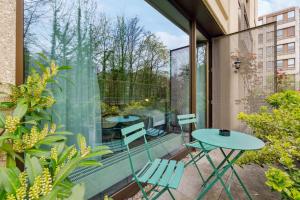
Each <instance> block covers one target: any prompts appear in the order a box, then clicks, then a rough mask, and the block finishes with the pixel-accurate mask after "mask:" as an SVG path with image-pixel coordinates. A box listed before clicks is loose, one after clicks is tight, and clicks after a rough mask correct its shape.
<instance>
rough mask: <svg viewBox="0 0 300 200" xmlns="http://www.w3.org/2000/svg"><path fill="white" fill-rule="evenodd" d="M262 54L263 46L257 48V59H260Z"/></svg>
mask: <svg viewBox="0 0 300 200" xmlns="http://www.w3.org/2000/svg"><path fill="white" fill-rule="evenodd" d="M263 56H264V52H263V48H259V49H258V58H259V59H262V58H263Z"/></svg>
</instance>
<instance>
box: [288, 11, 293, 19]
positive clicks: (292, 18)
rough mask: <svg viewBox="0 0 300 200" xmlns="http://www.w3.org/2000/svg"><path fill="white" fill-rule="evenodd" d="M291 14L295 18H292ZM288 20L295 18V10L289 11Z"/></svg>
mask: <svg viewBox="0 0 300 200" xmlns="http://www.w3.org/2000/svg"><path fill="white" fill-rule="evenodd" d="M290 13H293V16H292V17H290V16H289V15H290ZM287 18H288V19H294V18H295V11H294V10H291V11H289V12H288V13H287Z"/></svg>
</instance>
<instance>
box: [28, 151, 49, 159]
mask: <svg viewBox="0 0 300 200" xmlns="http://www.w3.org/2000/svg"><path fill="white" fill-rule="evenodd" d="M25 152H26V154H29V155H31V156H35V157H45V158H47V157H49V156H50V151H48V150H41V149H28V150H26V151H25Z"/></svg>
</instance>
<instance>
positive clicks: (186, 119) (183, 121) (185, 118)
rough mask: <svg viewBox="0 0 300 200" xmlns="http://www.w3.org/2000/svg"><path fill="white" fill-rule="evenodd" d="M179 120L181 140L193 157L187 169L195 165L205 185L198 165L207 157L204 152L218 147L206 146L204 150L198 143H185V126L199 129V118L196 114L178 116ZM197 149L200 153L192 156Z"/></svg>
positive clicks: (186, 164)
mask: <svg viewBox="0 0 300 200" xmlns="http://www.w3.org/2000/svg"><path fill="white" fill-rule="evenodd" d="M177 119H178V124H179V126H180V130H181V138H182V142H183V144H184V146H185V147H186V148H187V150H188V152H189V155H190V157H191V160H190V161H189V162H187V163H185V167H186V166H188V165H189V164H191V163H193V164H194V165H195V167H196V168H197V171H198V173H199V175H200V177H201V179H202V181H203V183H204V184H205V183H206V181H205V180H204V178H203V175H202V173H201V171H200V169H199V167H198V165H197V162H198V161H199V160H200V159H201V158H203V157H204V156H205V154H204V152H210V151H212V150H214V149H216V148H217V147H215V146H211V145H204V148H203V147H202V146H200V144H199V142H198V141H194V142H187V143H186V142H185V141H184V135H183V134H184V132H183V126H185V125H190V124H193V125H194V127H195V129H197V125H196V123H197V118H196V115H195V114H186V115H177ZM193 148H194V149H196V150H198V151H199V152H198V153H197V154H196V155H193V154H192V151H191V150H192V149H193Z"/></svg>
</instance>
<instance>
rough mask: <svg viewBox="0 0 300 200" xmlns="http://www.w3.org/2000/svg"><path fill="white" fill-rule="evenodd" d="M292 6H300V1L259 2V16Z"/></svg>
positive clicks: (276, 0) (268, 0)
mask: <svg viewBox="0 0 300 200" xmlns="http://www.w3.org/2000/svg"><path fill="white" fill-rule="evenodd" d="M291 6H300V0H258V16H261V15H265V14H268V13H271V12H275V11H278V10H281V9H284V8H287V7H291Z"/></svg>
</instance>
